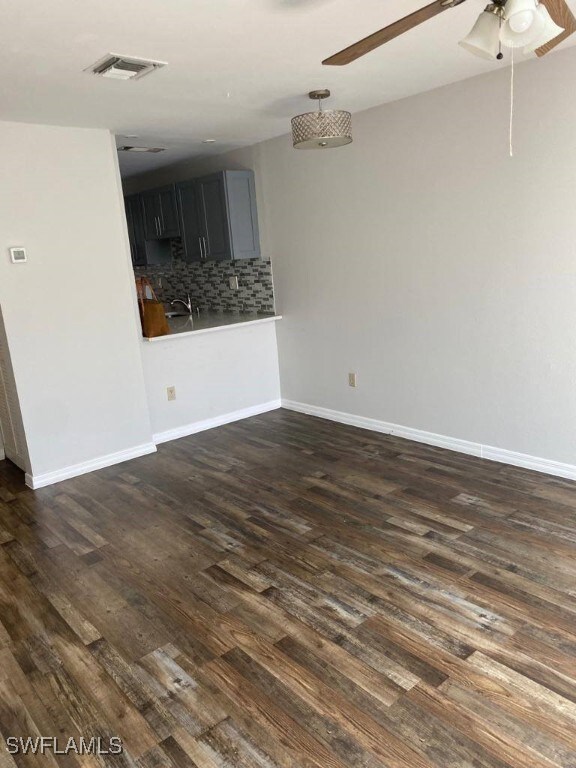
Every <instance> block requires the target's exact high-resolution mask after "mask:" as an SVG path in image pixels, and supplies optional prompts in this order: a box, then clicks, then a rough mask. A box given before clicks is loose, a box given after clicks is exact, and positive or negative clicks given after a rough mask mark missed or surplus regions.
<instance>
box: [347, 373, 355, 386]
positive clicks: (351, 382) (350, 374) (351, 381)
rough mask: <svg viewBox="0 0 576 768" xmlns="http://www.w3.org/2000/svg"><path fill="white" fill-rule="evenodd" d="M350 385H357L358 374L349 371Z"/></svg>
mask: <svg viewBox="0 0 576 768" xmlns="http://www.w3.org/2000/svg"><path fill="white" fill-rule="evenodd" d="M348 386H349V387H355V386H357V381H356V374H355V373H349V374H348Z"/></svg>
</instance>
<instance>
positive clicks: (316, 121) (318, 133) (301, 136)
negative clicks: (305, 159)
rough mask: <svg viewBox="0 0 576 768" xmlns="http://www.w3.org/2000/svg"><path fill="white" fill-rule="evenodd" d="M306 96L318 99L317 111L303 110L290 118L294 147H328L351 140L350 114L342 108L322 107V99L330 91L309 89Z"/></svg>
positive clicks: (342, 144)
mask: <svg viewBox="0 0 576 768" xmlns="http://www.w3.org/2000/svg"><path fill="white" fill-rule="evenodd" d="M308 96H309V97H310V98H311V99H313V100H315V101H318V111H317V112H305V113H304V114H303V115H296V117H293V118H292V144H293V146H294V149H330V148H331V147H343V146H345V145H346V144H350V142H351V141H352V115H351V114H350V112H345V111H344V110H342V109H326V110H323V109H322V100H323V99H327V98H328V97H329V96H330V91H329V90H328V89H324V90H321V91H310V93H309V94H308Z"/></svg>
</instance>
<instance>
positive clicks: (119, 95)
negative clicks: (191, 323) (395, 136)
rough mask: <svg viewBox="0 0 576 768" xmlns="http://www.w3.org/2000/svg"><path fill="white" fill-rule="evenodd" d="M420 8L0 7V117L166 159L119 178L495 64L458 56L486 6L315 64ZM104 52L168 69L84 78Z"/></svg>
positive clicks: (165, 1)
mask: <svg viewBox="0 0 576 768" xmlns="http://www.w3.org/2000/svg"><path fill="white" fill-rule="evenodd" d="M426 2H427V0H117V2H110V0H104V2H103V0H49V2H46V0H27V2H25V3H22V2H18V0H0V19H1V29H2V45H1V46H0V66H1V69H0V72H1V74H0V119H2V120H15V121H21V122H41V123H51V124H56V125H73V126H90V127H105V128H110V129H111V130H112V131H114V133H116V134H118V135H119V142H118V143H119V144H131V143H133V144H144V145H149V146H163V147H166V148H167V151H166V152H162V153H160V154H138V155H134V154H132V155H130V154H126V153H124V154H122V153H121V155H120V157H121V167H122V171H123V174H125V175H132V174H135V173H140V172H142V171H145V170H150V169H153V168H157V167H159V166H161V165H166V164H171V163H173V162H176V161H178V160H180V159H182V158H185V157H193V156H196V155H200V154H207V153H220V152H223V151H226V150H228V149H232V148H235V147H239V146H244V145H248V144H253V143H255V142H257V141H261V140H263V139H267V138H271V137H273V136H278V135H280V134H283V133H286V132H287V131H288V130H289V127H290V122H289V121H290V117H291V116H293V115H294V114H297V113H299V112H305V111H308V110H309V109H311V108H312V109H313V108H314V107H313V106H312V104H311V102H309V101H308V99H307V97H306V94H307V92H308V91H309V90H311V89H313V88H326V87H328V88H330V89H331V90H332V93H333V98H332V99H331V100H330V102H329V106H332V107H336V108H343V109H349V110H350V111H352V112H355V111H359V110H362V109H366V108H368V107H371V106H375V105H377V104H382V103H384V102H387V101H393V100H395V99H399V98H402V97H405V96H409V95H411V94H414V93H418V92H421V91H426V90H430V89H432V88H435V87H438V86H440V85H444V84H447V83H450V82H454V81H457V80H462V79H464V78H468V77H471V76H473V75H477V74H480V73H482V72H486V71H490V70H493V69H494V68H495V67H499V66H506V65H507V62H506V60H505V61H504V62H503V63H497V62H487V61H483V60H482V59H478V58H476V57H474V56H471V55H470V54H469V53H467V52H466V51H464V50H462V49H461V48H460V47H459V46H458V45H457V42H458V40H459V39H461V38H462V37H463V36H464V35H466V34H467V32H468V30H469V28H470V27H471V26H472V24H473V22H474V20H475V18H476V16H477V14H478V13H479V12H480V11H481V10H482V8H483V6H484V4H485V3H484V1H483V0H468V2H466V3H464V4H462V5H460V6H458V7H457V8H454V9H450V10H447V11H446V12H445V13H443V14H440V15H439V16H436V17H435V18H433V19H431V20H430V21H428V22H426V23H425V24H423V25H421V26H420V27H417V28H416V29H413V30H411V31H410V32H408V33H407V34H405V35H403V36H402V37H400V38H397V39H396V40H394V41H392V42H390V43H388V44H387V45H385V46H384V47H382V48H380V49H378V50H377V51H375V52H373V53H371V54H369V55H367V56H365V57H364V58H362V59H360V60H358V61H357V62H355V63H353V64H350V65H348V66H346V67H324V66H322V64H321V61H322V59H324V58H326V57H327V56H329V55H330V54H333V53H336V52H337V51H339V50H340V49H342V48H344V47H346V46H347V45H349V44H351V43H353V42H355V41H357V40H359V39H360V38H362V37H365V36H366V35H368V34H370V33H372V32H374V31H376V30H377V29H380V28H381V27H384V26H386V25H387V24H389V23H391V22H392V21H395V20H396V19H398V18H400V17H402V16H405V15H406V14H408V13H411V12H412V11H414V10H416V9H417V8H419V7H420V6H422V5H425V4H426ZM575 38H576V36H573V37H572V38H571V39H570V40H568V41H566V43H564V46H566V45H571V44H574V43H575V42H576V39H575ZM110 52H112V53H120V54H124V55H127V56H137V57H143V58H150V59H157V60H160V61H166V62H168V66H167V67H165V68H163V69H161V70H159V71H157V72H155V73H153V74H151V75H149V76H147V77H145V78H143V79H142V80H138V81H135V82H121V81H115V80H106V79H103V78H98V77H95V76H93V75H89V74H86V73H85V72H84V71H83V70H84V69H85V68H86V67H88V66H89V65H91V64H93V63H94V62H96V61H97V60H98V59H100V58H101V57H102V56H103V55H105V54H106V53H110ZM507 58H508V57H507ZM545 62H546V59H543V60H542V66H546V64H545ZM126 134H137V136H138V137H139V138H138V139H130V140H128V139H124V138H122V136H124V135H126ZM206 138H215V139H217V143H216V144H212V145H207V144H203V143H202V140H203V139H206Z"/></svg>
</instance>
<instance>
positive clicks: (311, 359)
mask: <svg viewBox="0 0 576 768" xmlns="http://www.w3.org/2000/svg"><path fill="white" fill-rule="evenodd" d="M431 65H433V61H432V59H431ZM575 74H576V49H569V50H566V51H562V52H559V53H555V54H552V55H551V56H547V57H546V58H544V59H542V60H534V61H530V62H527V63H524V64H521V65H520V66H518V67H517V68H516V105H515V157H514V158H510V157H509V156H508V122H507V121H508V110H509V70H501V71H498V72H495V73H493V74H490V75H484V76H481V77H478V78H474V79H471V80H467V81H464V82H460V83H457V84H454V85H450V86H447V87H445V88H441V89H438V90H435V91H432V92H429V93H425V94H422V95H419V96H415V97H412V98H409V99H406V100H403V101H399V102H396V103H392V104H389V105H386V106H383V107H379V108H376V109H373V110H369V111H367V112H364V113H360V114H356V115H355V116H354V143H353V144H352V145H351V146H348V147H345V148H341V149H335V150H327V151H325V152H298V151H295V150H293V149H292V147H291V143H290V140H289V137H288V136H284V137H281V138H279V139H275V140H272V141H269V142H265V143H263V144H260V145H258V146H256V147H254V148H252V149H248V150H241V151H239V152H236V153H232V154H230V155H227V156H222V157H221V158H217V159H211V160H209V161H206V162H205V163H203V164H200V165H198V164H194V163H190V164H188V165H187V166H186V165H184V166H181V167H180V168H179V169H177V170H178V173H179V174H180V177H182V178H183V177H185V176H186V175H191V173H192V171H196V170H199V171H202V170H212V169H213V168H216V167H227V166H230V167H238V165H240V166H245V167H252V168H254V169H255V171H256V174H257V179H258V196H259V200H258V205H259V216H260V222H261V225H262V226H261V229H262V238H263V241H264V243H265V247H266V248H267V249H268V253H269V254H270V255H271V256H272V259H273V267H274V281H275V290H276V299H277V309H278V311H279V312H281V313H282V314H283V315H284V320H283V321H282V323H280V324H279V326H278V341H279V355H280V372H281V384H282V395H283V397H284V398H285V399H287V400H290V401H296V402H298V403H305V404H312V405H314V406H320V407H324V408H328V409H332V410H336V411H340V412H346V413H351V414H356V415H358V416H362V417H367V418H371V419H376V420H379V421H384V422H392V423H396V424H400V425H405V426H407V427H412V428H416V429H420V430H426V431H429V432H432V433H436V434H440V435H447V436H451V437H455V438H460V439H462V440H466V441H472V442H473V443H475V444H481V445H487V446H496V447H498V448H503V449H507V450H510V451H513V452H519V453H525V454H531V455H533V456H536V457H543V458H545V459H549V460H555V461H559V462H566V463H569V464H576V394H575V392H576V390H575V383H576V343H575V342H576V338H575V337H576V330H575V329H576V258H575V256H576V205H575V201H576V101H575V100H574V98H573V94H572V89H573V86H572V82H573V79H574V75H575ZM170 174H171V171H170V170H168V171H164V172H162V173H159V174H156V175H155V176H154V177H149V178H148V179H145V178H143V179H135V180H134V181H133V182H131V184H132V185H133V187H134V188H136V187H137V186H138V185H140V188H142V186H143V185H145V184H148V183H151V182H155V181H158V182H160V181H163V180H164V179H167V178H169V177H170ZM349 371H355V372H357V374H358V388H357V389H355V390H354V389H350V388H349V387H348V386H347V374H348V372H349Z"/></svg>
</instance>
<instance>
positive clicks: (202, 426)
mask: <svg viewBox="0 0 576 768" xmlns="http://www.w3.org/2000/svg"><path fill="white" fill-rule="evenodd" d="M281 407H282V401H281V400H279V399H278V400H270V401H268V402H267V403H260V404H259V405H252V406H250V408H242V409H241V410H239V411H232V412H231V413H223V414H222V415H221V416H215V417H214V418H212V419H204V420H202V421H194V422H192V423H191V424H185V425H184V426H182V427H176V428H175V429H167V430H166V431H165V432H157V433H156V434H154V435H152V439H153V440H154V442H155V443H156V445H159V444H160V443H168V442H169V441H170V440H178V439H180V438H181V437H189V436H190V435H195V434H196V433H197V432H205V431H206V430H207V429H214V427H221V426H223V425H224V424H231V423H232V422H234V421H241V420H242V419H248V418H250V416H259V415H260V414H261V413H268V411H275V410H277V409H278V408H281Z"/></svg>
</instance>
